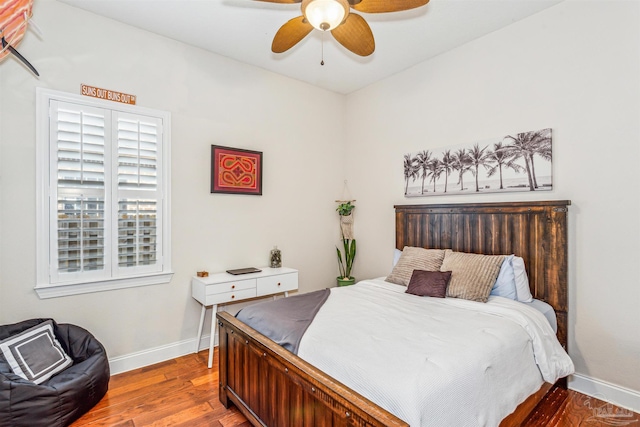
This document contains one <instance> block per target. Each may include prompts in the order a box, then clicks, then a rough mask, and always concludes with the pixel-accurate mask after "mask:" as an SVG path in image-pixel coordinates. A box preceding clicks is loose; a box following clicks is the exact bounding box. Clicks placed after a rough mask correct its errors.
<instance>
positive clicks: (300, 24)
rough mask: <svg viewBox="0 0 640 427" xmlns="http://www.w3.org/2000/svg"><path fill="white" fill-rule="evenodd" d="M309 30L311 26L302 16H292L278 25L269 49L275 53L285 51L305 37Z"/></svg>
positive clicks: (311, 28)
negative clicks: (284, 22)
mask: <svg viewBox="0 0 640 427" xmlns="http://www.w3.org/2000/svg"><path fill="white" fill-rule="evenodd" d="M311 30H313V26H311V24H309V23H308V22H307V20H306V19H304V16H298V17H297V18H293V19H292V20H290V21H289V22H287V23H286V24H284V25H283V26H282V27H280V29H279V30H278V32H277V33H276V35H275V37H274V38H273V43H271V50H272V51H273V52H275V53H282V52H285V51H287V50H289V49H291V48H292V47H293V46H295V45H296V44H297V43H298V42H299V41H300V40H302V39H303V38H305V37H306V36H307V34H309V33H310V32H311Z"/></svg>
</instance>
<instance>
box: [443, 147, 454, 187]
mask: <svg viewBox="0 0 640 427" xmlns="http://www.w3.org/2000/svg"><path fill="white" fill-rule="evenodd" d="M454 164H455V159H454V158H453V156H452V155H451V150H446V151H444V152H443V153H442V171H443V172H444V192H445V193H446V192H447V186H448V185H449V175H451V171H453V169H454Z"/></svg>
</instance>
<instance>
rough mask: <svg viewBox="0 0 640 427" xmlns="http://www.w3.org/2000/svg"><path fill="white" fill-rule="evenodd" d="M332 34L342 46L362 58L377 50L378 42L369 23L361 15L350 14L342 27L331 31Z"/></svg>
mask: <svg viewBox="0 0 640 427" xmlns="http://www.w3.org/2000/svg"><path fill="white" fill-rule="evenodd" d="M331 34H333V37H335V39H336V40H338V43H340V44H341V45H342V46H344V47H346V48H347V49H349V50H350V51H351V52H353V53H355V54H356V55H360V56H369V55H371V54H372V53H373V51H374V50H375V49H376V42H375V40H374V39H373V33H372V32H371V28H370V27H369V24H367V21H365V20H364V18H363V17H362V16H360V15H356V14H355V13H350V14H349V16H348V17H347V19H346V20H345V21H344V23H343V24H342V25H339V26H338V27H336V28H335V29H333V30H331Z"/></svg>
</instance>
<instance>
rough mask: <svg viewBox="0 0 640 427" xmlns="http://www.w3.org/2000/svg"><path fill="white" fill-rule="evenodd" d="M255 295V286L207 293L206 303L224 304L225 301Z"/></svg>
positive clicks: (238, 299) (253, 296)
mask: <svg viewBox="0 0 640 427" xmlns="http://www.w3.org/2000/svg"><path fill="white" fill-rule="evenodd" d="M255 297H256V288H255V287H253V288H249V289H240V290H238V291H233V292H224V293H220V294H211V295H207V302H206V305H213V304H224V303H225V302H233V301H240V300H243V299H247V298H255Z"/></svg>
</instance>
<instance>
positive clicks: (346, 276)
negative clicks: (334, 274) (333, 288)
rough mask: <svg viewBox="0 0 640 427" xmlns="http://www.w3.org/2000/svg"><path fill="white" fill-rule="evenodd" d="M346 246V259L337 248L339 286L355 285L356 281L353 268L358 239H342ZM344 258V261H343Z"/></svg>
mask: <svg viewBox="0 0 640 427" xmlns="http://www.w3.org/2000/svg"><path fill="white" fill-rule="evenodd" d="M342 244H343V246H344V257H343V256H342V252H341V251H340V249H339V248H338V247H337V246H336V252H337V254H338V268H339V270H340V276H338V278H337V280H338V286H349V285H353V284H354V282H355V281H356V279H355V278H354V277H353V276H352V275H351V268H352V267H353V260H354V259H355V257H356V239H344V238H343V239H342ZM343 258H344V259H343Z"/></svg>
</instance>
